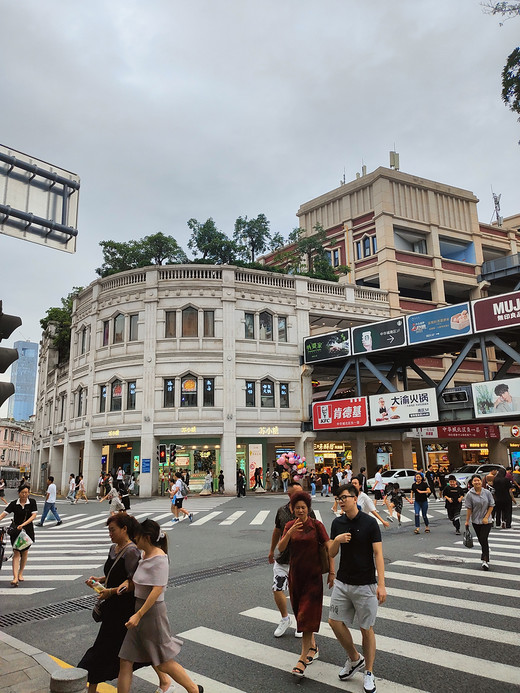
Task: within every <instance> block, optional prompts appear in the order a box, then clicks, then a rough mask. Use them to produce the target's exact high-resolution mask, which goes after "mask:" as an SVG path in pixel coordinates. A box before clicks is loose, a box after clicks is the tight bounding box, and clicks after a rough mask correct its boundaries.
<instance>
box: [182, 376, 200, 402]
mask: <svg viewBox="0 0 520 693" xmlns="http://www.w3.org/2000/svg"><path fill="white" fill-rule="evenodd" d="M196 406H197V376H196V375H192V374H191V373H188V375H185V376H184V377H183V378H181V407H196Z"/></svg>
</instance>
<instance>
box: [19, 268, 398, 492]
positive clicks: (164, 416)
mask: <svg viewBox="0 0 520 693" xmlns="http://www.w3.org/2000/svg"><path fill="white" fill-rule="evenodd" d="M389 314H390V313H389V305H388V298H387V293H386V292H385V291H383V290H379V289H371V288H367V287H357V286H354V285H351V284H347V283H339V284H336V283H333V282H326V281H317V280H313V279H309V278H307V277H299V276H288V275H281V274H275V273H272V272H264V271H253V270H245V269H240V268H237V267H232V266H208V265H175V266H166V267H162V266H154V267H147V268H143V269H138V270H132V271H128V272H123V273H120V274H117V275H113V276H111V277H107V278H105V279H98V280H96V281H94V282H93V283H92V284H90V286H88V287H87V288H86V289H84V290H83V291H82V292H81V293H80V294H79V296H78V298H77V299H76V301H75V304H74V310H73V321H72V340H71V348H70V359H69V362H68V363H66V364H65V365H60V364H58V360H57V352H56V350H55V349H53V347H52V326H51V328H49V330H48V331H47V332H46V333H45V334H44V336H43V341H42V346H41V352H40V363H39V382H38V397H37V413H36V422H35V447H34V455H33V464H32V478H33V482H35V481H36V480H37V479H38V480H39V481H40V484H41V483H42V480H43V478H44V477H45V476H47V475H49V474H52V475H53V476H54V477H55V479H56V481H57V483H58V485H60V484H61V488H62V489H65V487H66V483H67V480H68V476H69V474H70V473H75V474H77V473H83V475H84V477H85V480H86V482H87V489H88V492H89V493H92V492H94V490H95V487H96V483H97V479H98V476H99V472H100V470H101V469H102V468H103V469H107V470H111V469H115V468H117V467H119V466H122V467H124V468H125V471H126V472H127V473H135V474H136V478H137V479H138V483H139V486H140V494H141V495H142V496H150V495H153V494H154V493H157V490H158V488H159V479H160V474H161V471H164V472H165V473H166V472H168V471H169V465H168V463H169V462H171V468H173V467H175V468H176V469H178V468H180V469H185V470H188V471H189V472H190V476H191V479H192V483H193V484H194V486H195V488H197V485H198V484H199V485H200V484H201V483H202V479H203V477H204V475H205V474H206V471H207V469H209V468H210V469H212V471H213V474H214V475H217V474H218V473H219V471H220V470H222V471H223V472H224V477H225V484H226V489H227V490H232V489H233V488H234V487H235V479H236V470H237V466H241V467H242V468H243V469H244V470H245V471H246V476H249V475H250V470H251V469H253V468H254V467H256V466H258V465H262V466H263V468H264V470H265V469H266V468H267V465H269V464H271V463H272V462H273V461H274V459H275V458H276V457H277V456H278V455H279V453H280V452H281V451H282V450H286V449H293V450H295V451H296V452H298V453H299V454H301V455H306V453H307V456H308V457H309V459H313V446H312V444H313V441H314V438H315V434H314V432H312V431H305V432H302V428H303V427H302V421H307V420H308V419H309V405H310V403H311V401H312V384H311V371H310V369H308V368H306V367H305V366H303V365H302V363H303V360H302V353H303V340H304V338H305V337H307V336H309V335H310V334H313V333H315V332H325V331H330V330H334V329H336V328H344V327H348V326H349V325H358V324H362V323H364V322H372V321H375V320H381V319H384V318H386V317H389ZM172 444H174V445H176V446H177V447H176V450H175V455H176V459H175V461H173V459H172V460H171V461H170V459H169V457H170V446H171V445H172ZM163 445H164V446H166V456H165V459H162V460H161V463H160V461H159V450H160V448H159V446H163ZM163 451H164V448H163ZM172 454H173V452H172ZM162 462H164V466H163V465H162Z"/></svg>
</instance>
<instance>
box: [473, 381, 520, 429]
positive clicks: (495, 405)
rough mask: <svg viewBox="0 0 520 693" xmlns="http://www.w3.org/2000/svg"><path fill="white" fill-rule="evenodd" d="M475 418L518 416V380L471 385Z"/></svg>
mask: <svg viewBox="0 0 520 693" xmlns="http://www.w3.org/2000/svg"><path fill="white" fill-rule="evenodd" d="M471 389H472V390H473V405H474V408H475V418H477V419H483V418H488V417H492V418H494V419H500V417H503V416H512V415H517V416H520V378H508V379H507V380H490V381H484V382H483V383H472V384H471Z"/></svg>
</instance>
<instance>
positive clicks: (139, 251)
mask: <svg viewBox="0 0 520 693" xmlns="http://www.w3.org/2000/svg"><path fill="white" fill-rule="evenodd" d="M99 245H100V246H101V248H102V251H103V264H102V265H101V267H98V268H97V269H96V273H97V274H98V275H99V276H100V277H108V276H109V275H110V274H116V273H117V272H124V271H125V270H130V269H136V268H137V267H147V266H148V265H162V264H170V265H171V264H175V263H180V262H187V260H188V257H187V255H186V253H185V252H184V250H183V249H182V248H181V247H180V246H179V244H178V243H177V241H176V240H175V238H173V236H166V235H165V234H163V233H161V232H159V233H155V234H152V235H151V236H145V237H144V238H141V239H140V240H138V241H126V242H118V241H101V242H100V244H99Z"/></svg>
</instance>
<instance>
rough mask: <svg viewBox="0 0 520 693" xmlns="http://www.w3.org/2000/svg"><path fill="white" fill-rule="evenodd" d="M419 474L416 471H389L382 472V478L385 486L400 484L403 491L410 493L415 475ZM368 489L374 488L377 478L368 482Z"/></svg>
mask: <svg viewBox="0 0 520 693" xmlns="http://www.w3.org/2000/svg"><path fill="white" fill-rule="evenodd" d="M416 474H417V472H416V471H415V469H387V470H386V472H381V478H382V479H383V482H384V483H385V484H393V483H396V482H397V483H398V484H399V486H400V488H401V489H402V490H403V491H410V489H411V488H412V484H413V482H414V481H415V478H414V477H415V475H416ZM367 483H368V488H369V489H370V490H372V487H373V486H374V484H375V483H376V480H375V477H372V478H371V479H368V480H367Z"/></svg>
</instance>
